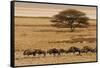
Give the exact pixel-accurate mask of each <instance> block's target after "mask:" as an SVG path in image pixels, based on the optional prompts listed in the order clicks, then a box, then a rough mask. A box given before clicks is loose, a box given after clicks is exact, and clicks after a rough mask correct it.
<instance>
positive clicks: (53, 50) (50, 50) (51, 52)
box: [47, 48, 60, 56]
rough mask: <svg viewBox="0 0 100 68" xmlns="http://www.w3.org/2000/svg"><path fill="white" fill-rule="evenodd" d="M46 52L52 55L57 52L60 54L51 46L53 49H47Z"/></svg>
mask: <svg viewBox="0 0 100 68" xmlns="http://www.w3.org/2000/svg"><path fill="white" fill-rule="evenodd" d="M47 53H48V54H50V55H51V54H53V55H54V56H55V55H56V54H57V55H60V51H59V50H58V49H56V48H53V49H49V50H48V51H47Z"/></svg>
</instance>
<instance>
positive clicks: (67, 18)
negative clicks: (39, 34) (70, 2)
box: [51, 9, 89, 32]
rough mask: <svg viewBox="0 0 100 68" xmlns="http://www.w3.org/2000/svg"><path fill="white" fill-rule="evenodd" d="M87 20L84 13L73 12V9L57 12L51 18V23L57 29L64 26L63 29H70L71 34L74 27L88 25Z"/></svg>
mask: <svg viewBox="0 0 100 68" xmlns="http://www.w3.org/2000/svg"><path fill="white" fill-rule="evenodd" d="M88 20H89V18H88V17H87V16H86V14H85V13H84V12H81V11H78V10H75V9H68V10H64V11H61V12H59V13H58V14H56V15H54V16H53V19H52V20H51V21H52V22H55V25H56V26H57V27H59V26H64V27H70V28H71V32H73V31H74V28H75V27H76V26H75V24H76V25H81V24H83V25H86V26H87V25H88V24H89V23H88Z"/></svg>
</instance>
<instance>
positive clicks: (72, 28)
mask: <svg viewBox="0 0 100 68" xmlns="http://www.w3.org/2000/svg"><path fill="white" fill-rule="evenodd" d="M70 28H71V32H74V26H73V24H71V25H70Z"/></svg>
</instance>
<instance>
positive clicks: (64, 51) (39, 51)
mask: <svg viewBox="0 0 100 68" xmlns="http://www.w3.org/2000/svg"><path fill="white" fill-rule="evenodd" d="M89 52H91V53H95V52H96V48H92V47H89V46H84V47H83V48H78V47H75V46H72V47H70V48H69V49H57V48H52V49H49V50H47V51H45V50H42V49H32V50H31V49H27V50H24V52H23V55H27V56H30V55H32V56H36V55H38V56H41V55H43V56H46V55H53V56H60V55H62V54H68V53H73V54H74V55H80V56H81V54H82V53H86V54H87V53H89Z"/></svg>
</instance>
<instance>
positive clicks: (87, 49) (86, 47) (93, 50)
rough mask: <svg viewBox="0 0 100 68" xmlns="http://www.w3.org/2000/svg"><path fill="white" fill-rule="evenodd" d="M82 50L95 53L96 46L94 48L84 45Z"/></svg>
mask: <svg viewBox="0 0 100 68" xmlns="http://www.w3.org/2000/svg"><path fill="white" fill-rule="evenodd" d="M81 52H82V53H86V54H87V53H88V52H92V53H94V52H96V48H95V49H93V48H92V47H89V46H84V47H83V48H82V49H81Z"/></svg>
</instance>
